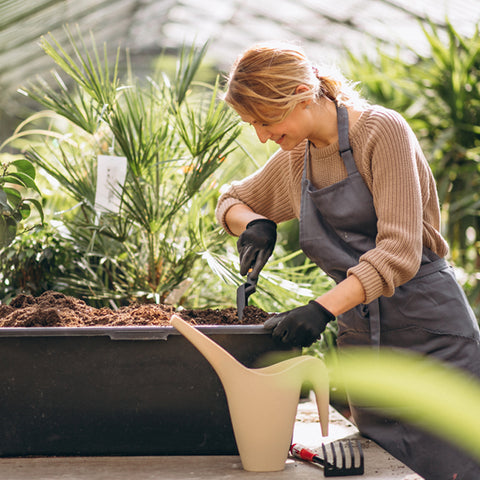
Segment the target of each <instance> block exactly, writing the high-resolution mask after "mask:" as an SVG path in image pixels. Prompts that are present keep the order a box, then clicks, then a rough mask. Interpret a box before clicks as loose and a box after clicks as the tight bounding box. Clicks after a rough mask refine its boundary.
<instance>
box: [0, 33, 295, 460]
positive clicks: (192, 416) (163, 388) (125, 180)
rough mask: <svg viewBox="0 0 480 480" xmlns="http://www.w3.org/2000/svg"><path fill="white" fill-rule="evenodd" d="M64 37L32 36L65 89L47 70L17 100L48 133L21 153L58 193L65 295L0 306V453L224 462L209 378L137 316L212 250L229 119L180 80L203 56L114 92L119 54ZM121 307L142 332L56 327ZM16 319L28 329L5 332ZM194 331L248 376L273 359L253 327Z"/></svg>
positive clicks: (222, 424) (225, 446)
mask: <svg viewBox="0 0 480 480" xmlns="http://www.w3.org/2000/svg"><path fill="white" fill-rule="evenodd" d="M69 38H70V48H71V49H72V50H73V52H74V55H73V56H71V55H69V54H68V53H67V52H66V50H65V49H64V48H63V47H62V46H61V45H59V44H58V42H57V41H56V40H55V39H54V38H50V40H47V39H43V41H42V46H43V48H44V50H45V51H46V53H47V54H48V55H50V56H51V57H52V58H53V59H54V60H55V62H56V64H57V65H58V66H59V67H60V68H61V69H62V71H63V72H64V74H66V75H67V77H68V78H67V79H66V80H65V81H64V80H63V79H61V77H60V75H58V74H54V78H55V80H56V82H57V86H56V88H53V87H51V86H49V85H48V84H47V83H46V82H44V81H42V80H39V81H38V82H37V83H36V84H32V85H30V86H29V87H27V88H25V89H24V90H23V93H25V94H27V95H29V96H30V97H32V98H33V99H36V100H37V101H38V102H40V103H41V104H42V105H43V106H44V107H46V108H48V109H49V111H48V112H45V113H42V114H38V115H35V118H34V119H28V120H27V121H25V122H24V125H28V124H29V122H33V121H38V119H39V118H44V119H48V120H49V122H50V123H49V125H48V128H45V130H44V132H45V136H44V141H42V142H35V143H32V144H31V146H30V148H29V150H28V153H27V156H28V159H29V160H30V161H31V162H32V163H34V164H35V165H37V166H38V167H39V168H40V169H41V170H42V171H45V172H47V173H48V175H49V177H50V178H52V179H53V181H54V182H56V185H57V188H58V189H61V190H62V191H64V192H65V193H66V195H65V196H64V200H63V202H62V205H61V211H62V213H61V214H60V215H57V216H56V222H57V223H60V229H61V230H60V231H61V234H62V235H63V236H64V238H65V239H67V240H69V241H70V242H71V243H72V244H73V245H74V250H75V252H76V255H75V256H73V257H72V264H73V265H70V267H71V268H70V270H69V272H68V278H66V280H68V285H69V291H70V292H72V293H73V295H74V296H65V295H64V294H61V293H58V292H46V293H45V294H42V295H40V296H39V297H33V296H29V295H19V296H17V297H15V298H14V299H12V301H11V302H10V304H9V305H0V316H3V317H4V318H6V319H7V321H6V323H4V324H3V325H4V326H3V327H2V328H0V344H1V347H0V357H1V360H2V361H3V365H4V368H3V369H2V372H1V373H0V395H1V396H2V406H1V407H0V413H1V415H0V425H1V428H2V431H4V432H6V434H5V436H4V437H3V438H4V440H3V441H0V455H3V456H7V455H110V454H112V455H113V454H122V455H126V454H133V455H135V454H139V455H151V454H231V453H235V452H236V445H235V441H234V437H233V432H232V427H231V423H230V418H229V414H228V409H227V404H226V400H225V396H224V393H223V389H222V387H221V384H220V382H219V380H218V378H217V376H216V374H215V373H214V371H213V370H212V368H211V367H210V365H209V364H208V363H207V362H206V360H205V359H204V358H203V357H202V356H201V355H200V354H199V353H198V352H197V351H196V350H195V348H194V347H193V346H192V345H191V344H189V342H188V341H186V340H185V339H184V338H183V337H182V336H181V335H179V334H178V333H177V332H176V331H174V329H173V327H171V326H162V325H161V324H160V323H158V322H155V321H153V320H152V319H151V318H149V317H148V315H150V314H151V312H152V311H154V310H155V311H156V312H157V314H158V313H159V311H160V313H161V314H163V315H165V311H167V313H168V312H170V313H172V311H173V310H170V311H169V310H168V308H167V307H166V306H165V305H164V301H165V300H166V299H167V298H168V297H169V295H172V294H177V300H178V298H179V296H178V295H180V296H181V294H182V293H181V291H180V293H179V290H181V288H182V287H184V286H185V283H183V282H185V279H187V278H188V274H189V272H190V270H191V268H192V265H193V264H194V262H195V261H197V260H198V259H199V258H200V253H201V252H203V251H205V249H207V247H208V246H209V245H214V244H215V242H218V230H215V228H213V227H212V224H211V223H208V222H207V221H206V220H205V215H203V213H205V212H206V211H211V209H212V204H214V202H213V200H214V196H215V195H216V194H217V193H218V192H217V190H216V189H214V188H209V187H210V185H211V182H212V179H213V177H212V175H213V173H214V172H215V171H216V170H217V169H218V168H219V166H220V165H221V164H222V163H223V160H224V158H225V157H226V156H227V155H228V154H229V152H231V151H232V149H233V148H234V146H235V139H236V137H237V135H238V132H239V130H238V124H237V121H236V120H235V118H234V117H233V116H232V114H231V113H230V112H229V111H228V110H227V109H226V108H225V107H224V106H223V105H222V104H220V103H218V101H217V92H218V81H216V82H215V83H214V84H213V86H205V85H204V84H195V83H194V82H193V78H194V75H195V73H196V71H197V70H198V68H199V65H200V62H201V59H202V58H203V55H204V53H205V47H204V48H202V49H200V50H197V49H192V50H190V51H188V52H187V51H186V50H185V51H183V52H182V53H181V55H180V58H179V60H178V64H177V69H176V74H175V76H174V79H173V80H169V79H168V78H167V77H166V76H165V75H160V77H159V78H158V79H155V78H153V77H152V78H151V79H149V80H148V81H147V82H146V83H143V82H141V81H139V80H138V79H134V78H133V76H132V75H130V77H129V78H128V81H127V82H126V83H122V82H121V81H120V77H119V73H118V72H119V56H118V55H117V57H116V60H115V62H114V66H113V67H111V65H109V61H108V59H107V58H106V57H107V54H106V52H105V55H104V58H103V59H102V58H101V55H100V53H99V52H98V50H97V49H96V47H95V44H94V43H93V46H92V47H91V50H88V49H86V50H85V51H83V50H82V49H81V48H79V46H78V45H79V44H78V41H76V40H75V39H74V38H73V36H72V35H70V34H69ZM82 42H83V40H82ZM91 52H93V53H91ZM52 132H55V134H52ZM102 155H103V156H107V157H109V160H113V161H114V162H117V163H114V167H113V170H114V171H112V170H110V173H109V174H108V175H107V181H106V183H105V185H103V186H104V187H105V186H106V187H108V189H107V190H108V192H107V194H108V195H107V197H108V196H109V197H110V200H109V202H107V204H106V205H105V202H104V201H102V202H100V201H99V198H101V195H100V196H99V194H98V193H99V192H98V183H99V182H98V181H97V180H98V176H99V172H100V170H99V167H98V163H99V156H102ZM117 169H118V170H122V169H124V171H123V172H124V173H122V172H120V173H122V175H120V176H119V177H118V178H117V177H116V173H118V172H117V171H116V170H117ZM112 178H115V180H112ZM104 193H105V191H104ZM46 201H47V202H48V201H49V200H48V199H47V200H46ZM209 209H210V210H209ZM84 300H87V301H88V303H89V304H88V305H87V303H85V302H84ZM135 302H137V303H136V304H135ZM134 304H135V305H136V307H134ZM107 306H110V307H111V308H107ZM122 307H124V308H130V310H129V311H128V314H129V315H130V317H131V318H133V317H135V318H137V319H138V317H139V316H140V317H143V319H144V320H145V318H147V320H148V321H146V322H143V324H139V322H133V323H132V322H130V323H127V324H118V323H117V324H116V325H115V324H112V323H107V324H103V325H102V324H96V325H95V324H88V325H85V324H83V325H82V324H76V325H75V326H71V325H68V326H67V325H66V324H64V323H62V319H64V316H65V315H66V314H68V312H71V311H72V309H75V308H78V309H79V310H81V311H82V312H83V316H82V318H84V319H92V318H93V317H95V316H97V315H100V316H102V315H104V316H105V315H106V314H107V312H108V314H109V315H110V314H111V315H113V313H112V312H116V311H118V315H120V314H122V313H125V312H124V311H123V310H122ZM134 308H137V312H136V313H137V315H136V316H135V313H134V311H133V309H134ZM170 308H172V307H170ZM165 309H166V310H165ZM139 310H140V311H141V313H140V314H138V311H139ZM147 310H149V311H150V313H148V314H147ZM66 312H67V313H66ZM17 314H18V315H20V314H25V315H26V317H25V318H29V319H30V320H28V321H27V322H24V323H23V324H21V323H19V324H16V325H15V326H13V324H11V323H8V322H9V321H10V320H11V319H12V316H13V315H17ZM33 318H35V319H36V320H35V321H33V320H32V319H33ZM193 321H195V322H196V323H198V317H197V318H196V319H195V318H194V319H193ZM38 322H40V323H38ZM19 325H20V326H19ZM22 325H23V326H22ZM198 328H201V329H202V331H204V333H206V334H208V335H209V336H211V337H212V338H213V339H214V340H215V341H216V342H218V343H219V344H220V345H221V346H222V347H224V348H225V349H227V350H228V351H229V352H230V353H231V354H232V355H234V356H235V357H236V358H237V359H238V360H239V361H240V362H242V363H244V364H245V365H247V366H254V365H256V364H257V363H258V362H261V361H262V358H264V356H265V354H267V353H270V352H272V351H281V350H282V347H281V346H279V345H276V344H274V343H273V340H272V339H271V337H270V335H269V334H267V333H265V331H264V330H263V327H262V325H253V326H249V325H234V326H231V325H223V326H222V325H214V326H202V327H198ZM287 353H288V354H289V355H292V354H295V355H296V354H298V352H297V351H293V352H287ZM264 361H265V359H264ZM266 361H268V360H266ZM269 361H270V362H271V361H272V360H271V359H270V360H269Z"/></svg>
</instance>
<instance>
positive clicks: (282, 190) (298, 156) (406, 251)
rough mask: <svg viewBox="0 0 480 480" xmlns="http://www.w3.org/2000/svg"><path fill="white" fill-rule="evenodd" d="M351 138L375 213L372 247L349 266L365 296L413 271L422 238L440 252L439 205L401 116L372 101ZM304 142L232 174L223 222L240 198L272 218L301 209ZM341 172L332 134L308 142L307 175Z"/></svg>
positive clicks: (325, 177) (330, 180)
mask: <svg viewBox="0 0 480 480" xmlns="http://www.w3.org/2000/svg"><path fill="white" fill-rule="evenodd" d="M349 137H350V143H351V146H352V149H353V155H354V158H355V162H356V165H357V168H358V171H359V172H360V174H361V175H362V177H363V179H364V181H365V183H366V185H367V187H368V189H369V190H370V192H371V193H372V196H373V201H374V205H375V210H376V213H377V218H378V224H377V230H378V234H377V238H376V246H375V248H374V249H372V250H370V251H367V252H366V253H365V254H363V255H362V256H361V257H360V260H359V263H358V265H355V266H354V267H352V268H351V269H350V270H349V271H348V275H352V274H354V275H356V276H357V278H358V279H359V280H360V282H361V283H362V285H363V287H364V290H365V295H366V299H365V303H369V302H371V301H372V300H374V299H375V298H377V297H379V296H381V295H386V296H391V295H393V293H394V291H395V287H397V286H399V285H402V284H403V283H405V282H407V281H408V280H410V279H411V278H412V277H414V276H415V274H416V272H417V270H418V268H419V266H420V261H421V256H422V246H423V245H424V246H426V247H428V248H430V249H431V250H432V251H433V252H435V253H436V254H437V255H439V256H440V257H444V256H445V255H446V254H447V251H448V246H447V244H446V242H445V240H444V239H443V238H442V236H441V235H440V233H439V227H440V211H439V204H438V196H437V191H436V185H435V180H434V177H433V175H432V172H431V170H430V167H429V165H428V163H427V161H426V159H425V157H424V155H423V153H422V151H421V149H420V146H419V144H418V141H417V139H416V138H415V135H414V133H413V131H412V130H411V128H410V127H409V125H408V124H407V122H406V121H405V120H404V119H403V117H402V116H401V115H400V114H398V113H396V112H394V111H393V110H388V109H385V108H383V107H379V106H371V107H368V108H367V109H365V111H364V112H363V113H362V115H361V116H360V118H359V119H358V120H357V122H356V123H355V124H354V125H353V127H351V128H350V135H349ZM305 144H306V141H305V142H302V144H300V145H299V146H298V147H296V148H295V149H294V150H292V151H289V152H284V151H282V150H279V151H278V152H276V153H275V154H274V155H273V156H272V157H271V158H270V159H269V160H268V162H267V163H266V164H265V165H264V167H262V168H261V169H260V170H258V171H257V172H256V173H254V174H253V175H251V176H249V177H248V178H246V179H244V180H243V181H240V182H234V183H232V185H231V186H230V187H229V188H228V190H227V191H226V192H225V193H223V194H222V196H221V197H220V199H219V202H218V205H217V211H216V214H217V219H218V221H219V222H220V223H221V224H222V225H223V227H224V228H225V229H226V231H227V232H228V233H230V234H232V232H231V231H230V230H229V229H228V225H226V223H225V214H226V212H227V210H228V209H229V208H230V207H232V206H233V205H235V204H237V203H244V204H246V205H248V206H249V207H250V208H252V209H253V210H254V211H255V212H257V213H259V214H261V215H264V216H265V217H267V218H270V219H271V220H273V221H274V222H276V223H280V222H284V221H286V220H290V219H292V218H294V217H296V218H299V215H300V199H301V178H302V171H303V156H304V151H305ZM346 176H347V172H346V170H345V167H344V165H343V161H342V159H341V157H340V154H339V153H338V142H337V143H334V144H331V145H329V146H327V147H323V148H314V147H313V146H312V147H311V165H310V169H309V178H310V180H311V181H312V183H313V185H314V186H315V187H316V188H324V187H327V186H329V185H332V184H334V183H336V182H339V181H341V180H342V179H344V178H345V177H346Z"/></svg>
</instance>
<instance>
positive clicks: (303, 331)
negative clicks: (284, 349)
mask: <svg viewBox="0 0 480 480" xmlns="http://www.w3.org/2000/svg"><path fill="white" fill-rule="evenodd" d="M332 320H335V315H333V314H332V313H330V312H329V311H328V310H327V309H326V308H324V307H322V305H320V304H319V303H318V302H316V301H315V300H310V302H308V304H307V305H304V306H303V307H298V308H294V309H293V310H289V311H288V312H283V313H279V314H278V315H275V316H273V317H271V318H269V319H268V320H267V321H266V322H265V324H264V327H265V328H266V329H267V330H272V336H273V337H274V338H276V339H278V340H281V341H282V342H283V343H286V344H287V345H290V346H292V347H309V346H310V345H311V344H312V343H313V342H314V341H315V340H317V339H318V338H320V335H321V334H322V332H323V331H324V330H325V328H326V326H327V323H328V322H331V321H332Z"/></svg>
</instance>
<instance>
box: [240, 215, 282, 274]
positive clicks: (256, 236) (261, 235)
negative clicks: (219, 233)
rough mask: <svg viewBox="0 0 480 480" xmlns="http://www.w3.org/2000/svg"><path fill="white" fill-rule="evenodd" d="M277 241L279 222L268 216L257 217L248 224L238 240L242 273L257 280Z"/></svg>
mask: <svg viewBox="0 0 480 480" xmlns="http://www.w3.org/2000/svg"><path fill="white" fill-rule="evenodd" d="M276 241H277V224H276V223H275V222H273V221H272V220H268V219H267V218H256V219H255V220H252V221H251V222H249V223H248V224H247V227H246V228H245V230H244V231H243V232H242V234H241V235H240V237H238V241H237V250H238V253H239V259H240V275H242V276H243V275H246V274H247V273H248V271H249V270H250V268H251V269H252V271H251V272H250V278H252V280H256V279H257V278H258V275H259V274H260V271H261V270H262V268H263V267H264V266H265V264H266V263H267V260H268V259H269V257H270V255H271V254H272V252H273V249H274V247H275V242H276Z"/></svg>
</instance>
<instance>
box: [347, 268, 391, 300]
mask: <svg viewBox="0 0 480 480" xmlns="http://www.w3.org/2000/svg"><path fill="white" fill-rule="evenodd" d="M350 275H355V276H356V277H357V278H358V280H359V281H360V283H361V284H362V287H363V290H364V291H365V300H364V302H363V303H365V304H366V303H370V302H373V300H375V299H376V298H378V297H380V296H382V295H384V288H383V282H382V279H381V277H380V275H379V274H378V272H377V270H376V269H375V268H374V267H373V266H372V265H370V264H369V263H367V262H360V263H359V264H358V265H355V266H354V267H352V268H350V269H349V270H348V272H347V276H350Z"/></svg>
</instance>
